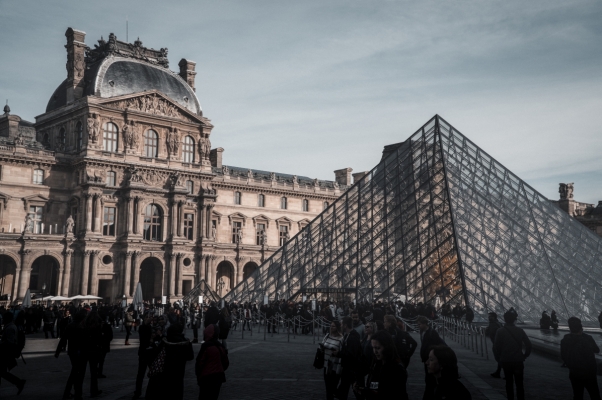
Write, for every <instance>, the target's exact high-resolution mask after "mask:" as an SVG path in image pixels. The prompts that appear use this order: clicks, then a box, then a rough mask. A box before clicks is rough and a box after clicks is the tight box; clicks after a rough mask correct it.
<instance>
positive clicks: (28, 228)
mask: <svg viewBox="0 0 602 400" xmlns="http://www.w3.org/2000/svg"><path fill="white" fill-rule="evenodd" d="M23 232H24V233H31V232H33V218H32V216H31V214H27V215H26V216H25V230H24V231H23Z"/></svg>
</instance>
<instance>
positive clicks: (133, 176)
mask: <svg viewBox="0 0 602 400" xmlns="http://www.w3.org/2000/svg"><path fill="white" fill-rule="evenodd" d="M165 178H166V177H165V175H164V174H162V173H160V172H157V171H154V170H150V171H145V170H141V169H139V168H136V167H129V168H128V169H126V179H127V181H128V182H129V183H139V184H145V185H150V186H160V185H162V184H163V183H164V182H165Z"/></svg>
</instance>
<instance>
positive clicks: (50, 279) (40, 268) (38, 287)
mask: <svg viewBox="0 0 602 400" xmlns="http://www.w3.org/2000/svg"><path fill="white" fill-rule="evenodd" d="M58 287H59V262H58V261H57V260H56V259H55V258H54V257H52V256H40V257H38V258H36V259H35V260H34V262H33V264H31V275H30V277H29V290H30V292H31V293H32V294H33V293H39V294H41V295H43V296H49V295H50V296H57V295H58V294H59V293H58Z"/></svg>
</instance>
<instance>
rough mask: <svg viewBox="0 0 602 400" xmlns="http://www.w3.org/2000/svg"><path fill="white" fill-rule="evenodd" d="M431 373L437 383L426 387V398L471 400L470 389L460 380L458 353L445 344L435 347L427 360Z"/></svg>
mask: <svg viewBox="0 0 602 400" xmlns="http://www.w3.org/2000/svg"><path fill="white" fill-rule="evenodd" d="M426 367H427V370H428V373H429V374H432V375H434V376H435V379H436V382H437V384H436V385H435V386H434V387H432V388H428V387H427V388H426V391H425V394H424V397H423V399H425V400H443V399H446V400H471V399H472V396H471V394H470V392H469V391H468V389H466V387H465V386H464V385H463V384H462V382H460V381H459V380H458V378H459V375H458V359H457V358H456V353H454V351H453V350H452V349H451V348H449V347H447V346H445V345H439V346H435V347H433V349H432V350H431V351H430V353H429V358H428V360H427V361H426Z"/></svg>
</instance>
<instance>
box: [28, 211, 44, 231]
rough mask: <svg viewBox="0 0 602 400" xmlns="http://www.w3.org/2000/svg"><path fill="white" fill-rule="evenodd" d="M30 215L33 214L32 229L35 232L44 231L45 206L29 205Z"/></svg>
mask: <svg viewBox="0 0 602 400" xmlns="http://www.w3.org/2000/svg"><path fill="white" fill-rule="evenodd" d="M29 215H30V216H31V222H32V224H33V225H32V226H31V230H32V232H33V233H44V232H42V217H43V216H44V207H39V206H29Z"/></svg>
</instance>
